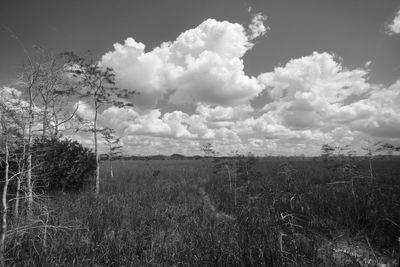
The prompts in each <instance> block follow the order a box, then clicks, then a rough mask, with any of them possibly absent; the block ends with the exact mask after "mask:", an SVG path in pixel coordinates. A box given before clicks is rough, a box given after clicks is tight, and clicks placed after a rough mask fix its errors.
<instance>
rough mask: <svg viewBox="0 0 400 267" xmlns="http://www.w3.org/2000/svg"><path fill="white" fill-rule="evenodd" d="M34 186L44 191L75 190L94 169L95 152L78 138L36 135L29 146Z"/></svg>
mask: <svg viewBox="0 0 400 267" xmlns="http://www.w3.org/2000/svg"><path fill="white" fill-rule="evenodd" d="M32 151H33V157H32V158H33V166H34V170H33V171H34V174H35V176H36V177H37V178H38V179H37V180H35V183H36V184H35V187H36V188H42V189H43V190H45V191H58V190H62V191H64V192H65V191H67V192H71V191H77V190H80V189H82V188H83V187H85V186H86V185H87V184H89V183H90V181H91V179H92V178H93V175H94V171H95V170H96V160H95V155H94V153H93V152H92V151H91V150H90V149H88V148H85V147H83V146H82V145H81V144H80V143H78V142H77V141H72V140H69V139H62V140H61V139H58V138H38V139H35V140H34V142H33V146H32Z"/></svg>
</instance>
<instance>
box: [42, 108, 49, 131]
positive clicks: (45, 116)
mask: <svg viewBox="0 0 400 267" xmlns="http://www.w3.org/2000/svg"><path fill="white" fill-rule="evenodd" d="M47 114H48V111H47V102H45V106H44V111H43V121H42V124H43V125H42V138H45V136H46V130H47Z"/></svg>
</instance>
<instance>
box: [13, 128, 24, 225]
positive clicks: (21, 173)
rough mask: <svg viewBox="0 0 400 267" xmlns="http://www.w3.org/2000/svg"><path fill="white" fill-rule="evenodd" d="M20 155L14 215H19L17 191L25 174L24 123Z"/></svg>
mask: <svg viewBox="0 0 400 267" xmlns="http://www.w3.org/2000/svg"><path fill="white" fill-rule="evenodd" d="M22 147H23V148H22V156H21V162H20V163H19V166H18V171H19V174H18V176H17V191H16V193H15V208H14V217H15V218H18V217H19V197H20V196H19V191H20V190H21V176H22V177H23V176H24V175H25V156H26V155H25V154H26V147H25V125H24V126H23V127H22Z"/></svg>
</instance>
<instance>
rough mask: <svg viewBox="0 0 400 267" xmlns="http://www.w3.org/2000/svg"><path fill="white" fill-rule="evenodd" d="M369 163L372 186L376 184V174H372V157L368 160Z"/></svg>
mask: <svg viewBox="0 0 400 267" xmlns="http://www.w3.org/2000/svg"><path fill="white" fill-rule="evenodd" d="M368 163H369V176H370V178H371V184H372V183H373V182H374V174H373V172H372V157H369V158H368Z"/></svg>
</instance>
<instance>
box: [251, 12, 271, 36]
mask: <svg viewBox="0 0 400 267" xmlns="http://www.w3.org/2000/svg"><path fill="white" fill-rule="evenodd" d="M266 20H267V16H263V15H262V14H261V13H256V14H254V15H253V17H252V19H251V23H250V25H249V30H250V34H249V38H250V40H253V39H255V38H257V37H260V36H263V35H265V34H266V33H267V31H268V30H269V28H267V27H265V25H264V21H266Z"/></svg>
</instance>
